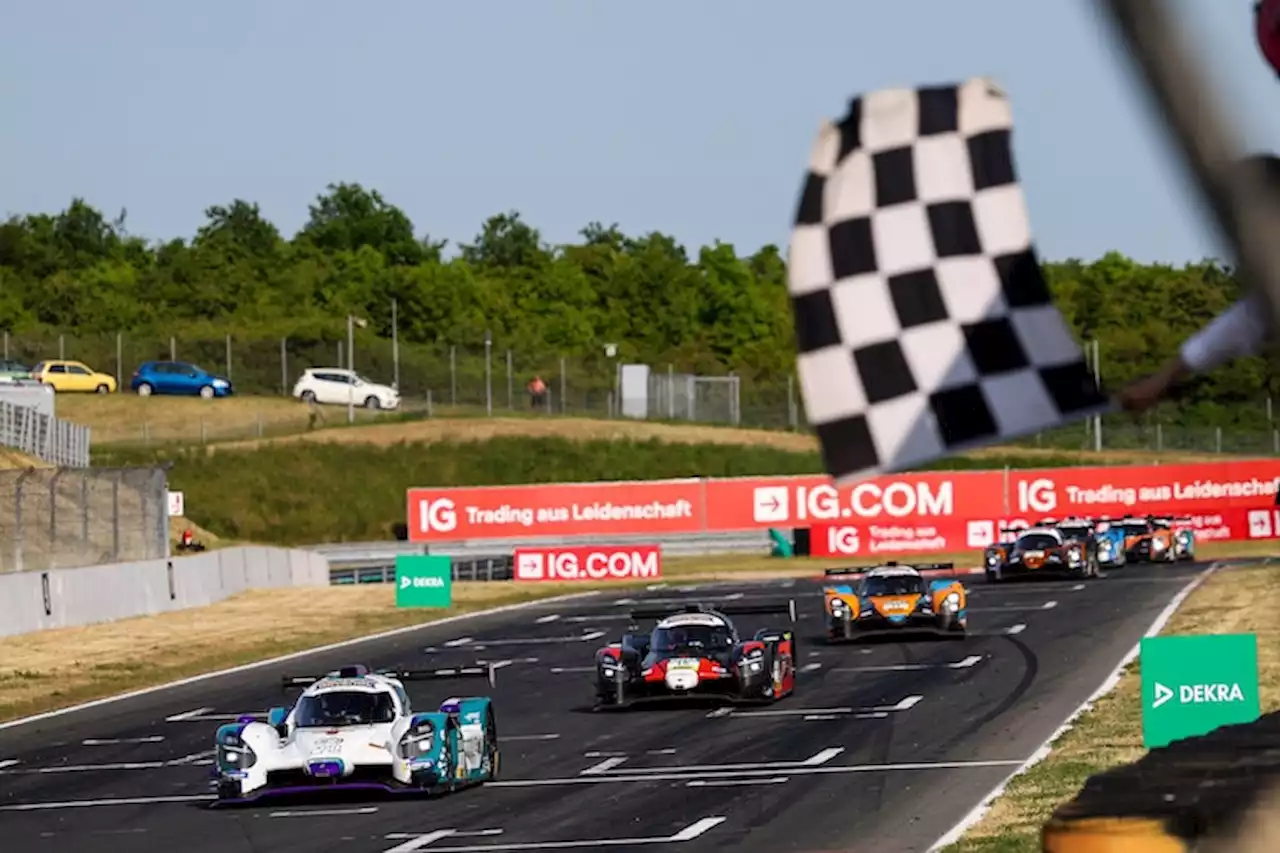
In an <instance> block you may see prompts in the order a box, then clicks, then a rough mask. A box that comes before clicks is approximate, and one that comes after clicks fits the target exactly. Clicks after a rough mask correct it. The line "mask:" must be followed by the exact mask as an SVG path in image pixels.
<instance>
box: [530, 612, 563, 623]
mask: <svg viewBox="0 0 1280 853" xmlns="http://www.w3.org/2000/svg"><path fill="white" fill-rule="evenodd" d="M559 619H560V614H559V613H551V614H548V615H546V616H539V617H538V618H537V619H534V620H533V621H534V624H536V625H546V624H547V623H548V622H555V621H558V620H559Z"/></svg>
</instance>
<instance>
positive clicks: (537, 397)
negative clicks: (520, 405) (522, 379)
mask: <svg viewBox="0 0 1280 853" xmlns="http://www.w3.org/2000/svg"><path fill="white" fill-rule="evenodd" d="M546 400H547V383H545V382H543V381H542V377H541V376H535V377H533V378H532V379H530V380H529V408H531V409H537V408H540V407H541V406H544V405H546Z"/></svg>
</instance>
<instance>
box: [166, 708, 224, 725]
mask: <svg viewBox="0 0 1280 853" xmlns="http://www.w3.org/2000/svg"><path fill="white" fill-rule="evenodd" d="M212 710H213V709H212V708H196V709H195V710H194V711H183V712H182V713H181V714H174V715H173V716H171V717H165V718H164V721H165V722H166V723H182V722H185V721H187V720H193V719H195V718H196V717H201V716H204V715H205V714H207V713H209V712H210V711H212Z"/></svg>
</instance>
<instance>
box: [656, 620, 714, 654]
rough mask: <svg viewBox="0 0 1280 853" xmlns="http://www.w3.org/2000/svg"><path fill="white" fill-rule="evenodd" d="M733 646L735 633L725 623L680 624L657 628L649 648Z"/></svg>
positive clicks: (683, 648)
mask: <svg viewBox="0 0 1280 853" xmlns="http://www.w3.org/2000/svg"><path fill="white" fill-rule="evenodd" d="M731 646H733V635H732V634H730V633H729V629H728V628H727V627H725V626H723V625H678V626H675V627H672V628H655V629H654V631H653V637H652V638H651V639H650V640H649V648H650V649H651V650H653V651H656V652H677V651H681V650H686V651H687V650H692V649H705V650H706V651H723V650H724V649H727V648H730V647H731Z"/></svg>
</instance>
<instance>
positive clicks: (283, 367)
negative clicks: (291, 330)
mask: <svg viewBox="0 0 1280 853" xmlns="http://www.w3.org/2000/svg"><path fill="white" fill-rule="evenodd" d="M288 347H289V339H288V338H281V339H280V396H281V397H288V396H289V350H288Z"/></svg>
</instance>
